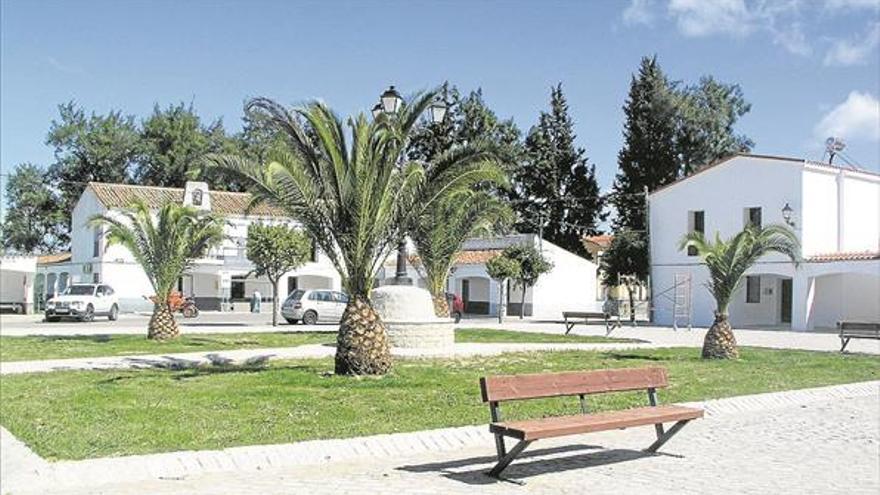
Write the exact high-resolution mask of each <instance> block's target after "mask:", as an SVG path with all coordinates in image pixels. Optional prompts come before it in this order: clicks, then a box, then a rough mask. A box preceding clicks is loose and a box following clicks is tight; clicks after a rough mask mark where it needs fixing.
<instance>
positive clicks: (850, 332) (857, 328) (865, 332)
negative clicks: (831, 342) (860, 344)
mask: <svg viewBox="0 0 880 495" xmlns="http://www.w3.org/2000/svg"><path fill="white" fill-rule="evenodd" d="M837 328H838V329H839V330H840V352H843V351H844V349H846V346H847V345H848V344H849V341H850V339H878V340H880V323H867V322H863V321H838V322H837Z"/></svg>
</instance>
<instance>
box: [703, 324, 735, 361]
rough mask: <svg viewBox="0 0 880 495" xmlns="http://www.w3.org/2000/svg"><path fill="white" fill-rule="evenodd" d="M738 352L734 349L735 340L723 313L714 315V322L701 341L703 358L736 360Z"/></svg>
mask: <svg viewBox="0 0 880 495" xmlns="http://www.w3.org/2000/svg"><path fill="white" fill-rule="evenodd" d="M738 357H739V350H737V348H736V338H735V337H734V336H733V329H732V328H731V327H730V322H729V321H728V320H727V315H726V314H724V313H715V322H714V323H712V327H711V328H709V331H708V332H707V333H706V339H705V340H704V341H703V358H705V359H736V358H738Z"/></svg>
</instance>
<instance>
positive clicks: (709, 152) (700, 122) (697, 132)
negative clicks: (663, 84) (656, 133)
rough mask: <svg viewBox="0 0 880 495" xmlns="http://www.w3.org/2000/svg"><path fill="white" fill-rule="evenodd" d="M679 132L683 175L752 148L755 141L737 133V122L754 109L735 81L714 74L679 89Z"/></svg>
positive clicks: (677, 140)
mask: <svg viewBox="0 0 880 495" xmlns="http://www.w3.org/2000/svg"><path fill="white" fill-rule="evenodd" d="M676 100H677V107H678V111H677V115H678V131H677V134H678V135H677V137H676V142H677V147H678V154H679V159H680V160H681V173H682V175H690V174H692V173H694V172H697V171H699V170H700V169H701V168H702V167H705V166H706V165H710V164H712V163H713V162H715V161H718V160H720V159H722V158H726V157H728V156H730V155H733V154H736V153H745V152H748V151H749V150H751V149H752V147H753V146H754V144H755V143H754V142H753V141H752V140H751V139H749V138H748V137H747V136H745V135H742V134H737V133H736V131H735V130H734V125H735V124H736V122H737V121H738V120H739V118H740V117H742V116H743V115H745V114H746V113H748V112H749V110H751V107H752V106H751V104H749V103H748V102H747V101H746V99H745V97H744V96H743V92H742V89H741V88H740V87H739V85H736V84H725V83H721V82H718V81H716V80H715V79H714V78H712V77H711V76H706V77H702V78H701V79H700V82H699V84H696V85H693V86H687V87H685V88H683V89H681V90H680V91H677V92H676Z"/></svg>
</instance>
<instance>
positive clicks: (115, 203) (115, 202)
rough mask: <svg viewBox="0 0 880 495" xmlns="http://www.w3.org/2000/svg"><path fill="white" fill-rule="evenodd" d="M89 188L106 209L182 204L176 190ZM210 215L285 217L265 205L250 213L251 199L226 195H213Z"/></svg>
mask: <svg viewBox="0 0 880 495" xmlns="http://www.w3.org/2000/svg"><path fill="white" fill-rule="evenodd" d="M89 188H90V189H91V190H92V191H94V193H95V196H97V198H98V201H100V202H101V204H103V205H104V206H106V207H107V208H127V207H129V206H131V203H132V201H134V200H135V199H140V200H142V201H144V202H145V203H147V206H149V207H150V208H156V209H158V208H161V207H162V205H163V204H165V203H168V202H174V203H183V189H181V188H174V187H154V186H136V185H132V184H107V183H103V182H90V183H89ZM208 194H209V195H210V196H211V211H213V212H214V213H219V214H221V215H246V214H247V215H254V216H268V217H286V216H288V215H287V214H285V213H284V211H283V210H281V209H280V208H275V207H274V206H271V205H267V204H262V205H258V206H256V207H255V208H253V209H252V210H251V211H250V212H247V206H248V203H249V202H250V200H251V195H250V194H248V193H236V192H226V191H210V192H208Z"/></svg>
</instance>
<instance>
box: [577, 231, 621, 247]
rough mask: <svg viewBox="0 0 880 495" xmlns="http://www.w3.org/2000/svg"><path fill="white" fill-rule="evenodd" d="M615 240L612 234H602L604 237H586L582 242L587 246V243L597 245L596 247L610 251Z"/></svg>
mask: <svg viewBox="0 0 880 495" xmlns="http://www.w3.org/2000/svg"><path fill="white" fill-rule="evenodd" d="M612 240H614V236H613V235H611V234H602V235H585V236H584V237H583V238H582V239H581V241H582V242H583V243H584V245H585V246H586V243H590V244H595V245H596V246H598V247H600V248H603V249H608V247H610V246H611V241H612Z"/></svg>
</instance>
